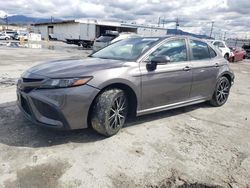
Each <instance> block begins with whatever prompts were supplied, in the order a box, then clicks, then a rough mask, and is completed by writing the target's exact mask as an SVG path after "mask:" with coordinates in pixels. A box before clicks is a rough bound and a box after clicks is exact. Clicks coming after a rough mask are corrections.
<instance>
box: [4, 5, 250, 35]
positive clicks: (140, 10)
mask: <svg viewBox="0 0 250 188" xmlns="http://www.w3.org/2000/svg"><path fill="white" fill-rule="evenodd" d="M249 9H250V1H249V0H116V1H113V0H105V1H104V0H85V1H83V0H50V1H49V0H48V1H41V0H32V1H30V0H16V1H6V0H0V17H3V16H4V15H6V14H8V15H15V14H18V15H26V16H32V17H43V18H49V17H50V16H53V17H55V18H61V19H74V18H76V19H77V18H97V19H110V20H118V21H127V22H137V23H145V24H149V23H155V24H157V23H158V20H159V17H160V18H161V20H163V19H165V21H166V23H165V27H168V28H174V27H175V23H174V21H175V20H176V18H177V17H178V18H179V21H180V28H181V29H183V30H185V31H192V32H196V33H199V34H208V35H209V33H210V28H211V22H212V21H214V33H224V32H227V33H228V35H227V36H230V35H233V36H235V35H237V34H240V35H241V36H244V37H245V36H248V37H250V29H249V27H250V11H249ZM221 35H222V34H221Z"/></svg>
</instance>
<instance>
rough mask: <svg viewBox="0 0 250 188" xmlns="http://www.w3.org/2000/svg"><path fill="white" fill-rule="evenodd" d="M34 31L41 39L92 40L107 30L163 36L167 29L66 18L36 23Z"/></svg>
mask: <svg viewBox="0 0 250 188" xmlns="http://www.w3.org/2000/svg"><path fill="white" fill-rule="evenodd" d="M33 30H34V32H35V33H40V34H41V35H42V38H43V39H48V38H49V34H53V36H54V37H55V38H57V39H58V40H63V41H65V40H66V39H80V40H87V41H93V40H94V39H95V38H97V37H99V36H100V35H102V34H104V33H105V32H106V31H107V30H112V31H118V32H134V33H138V34H139V35H142V36H164V35H166V33H167V29H164V28H160V27H154V26H145V25H137V24H126V23H120V22H108V21H97V20H89V19H80V20H66V21H60V22H52V23H37V24H34V25H33Z"/></svg>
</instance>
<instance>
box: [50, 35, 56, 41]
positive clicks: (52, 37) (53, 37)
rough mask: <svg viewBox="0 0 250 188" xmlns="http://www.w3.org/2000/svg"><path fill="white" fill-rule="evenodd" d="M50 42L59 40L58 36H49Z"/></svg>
mask: <svg viewBox="0 0 250 188" xmlns="http://www.w3.org/2000/svg"><path fill="white" fill-rule="evenodd" d="M49 40H57V37H56V35H54V34H49Z"/></svg>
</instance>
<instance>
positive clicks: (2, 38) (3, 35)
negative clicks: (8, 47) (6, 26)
mask: <svg viewBox="0 0 250 188" xmlns="http://www.w3.org/2000/svg"><path fill="white" fill-rule="evenodd" d="M10 39H11V37H10V36H9V35H6V34H5V33H0V40H10Z"/></svg>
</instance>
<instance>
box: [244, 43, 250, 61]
mask: <svg viewBox="0 0 250 188" xmlns="http://www.w3.org/2000/svg"><path fill="white" fill-rule="evenodd" d="M242 48H243V49H244V50H245V51H246V58H250V45H247V44H244V45H243V46H242Z"/></svg>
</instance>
